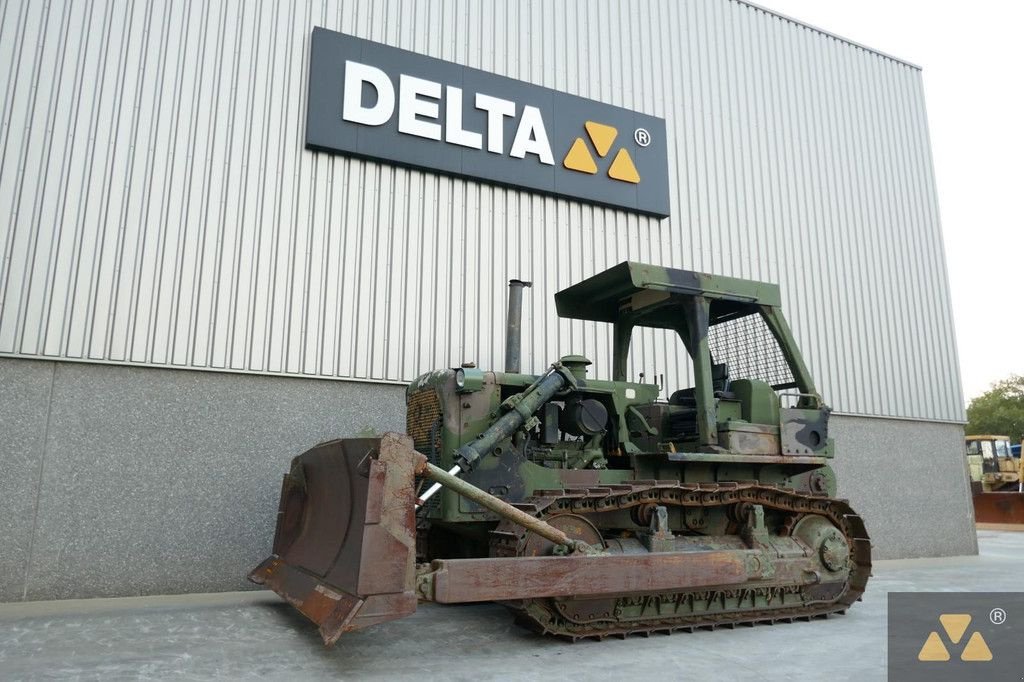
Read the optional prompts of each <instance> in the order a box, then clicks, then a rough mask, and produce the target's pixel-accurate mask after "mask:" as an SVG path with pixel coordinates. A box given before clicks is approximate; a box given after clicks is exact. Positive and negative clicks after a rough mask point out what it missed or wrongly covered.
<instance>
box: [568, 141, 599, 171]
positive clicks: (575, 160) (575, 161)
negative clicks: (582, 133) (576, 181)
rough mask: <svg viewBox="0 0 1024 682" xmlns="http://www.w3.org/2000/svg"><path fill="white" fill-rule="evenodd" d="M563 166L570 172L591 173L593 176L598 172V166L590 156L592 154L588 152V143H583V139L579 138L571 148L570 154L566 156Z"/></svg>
mask: <svg viewBox="0 0 1024 682" xmlns="http://www.w3.org/2000/svg"><path fill="white" fill-rule="evenodd" d="M562 165H563V166H565V167H566V168H568V169H569V170H574V171H579V172H580V173H590V174H591V175H593V174H594V173H596V172H597V164H596V163H594V157H593V156H591V155H590V152H589V151H588V150H587V143H586V142H584V141H583V138H582V137H577V138H576V141H575V142H573V143H572V147H570V148H569V153H568V154H566V155H565V160H564V161H562Z"/></svg>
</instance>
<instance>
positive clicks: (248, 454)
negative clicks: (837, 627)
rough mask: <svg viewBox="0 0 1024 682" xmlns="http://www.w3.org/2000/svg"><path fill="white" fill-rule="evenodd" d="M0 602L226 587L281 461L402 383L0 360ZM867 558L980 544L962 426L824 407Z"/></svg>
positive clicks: (259, 533) (267, 516) (399, 424)
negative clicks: (862, 526)
mask: <svg viewBox="0 0 1024 682" xmlns="http://www.w3.org/2000/svg"><path fill="white" fill-rule="evenodd" d="M0 418H2V422H0V423H2V428H0V472H3V473H2V475H0V536H2V538H3V542H2V551H0V601H18V600H35V599H62V598H79V597H99V596H126V595H142V594H166V593H180V592H207V591H211V592H212V591H219V590H236V589H245V588H247V587H249V586H250V585H249V583H248V582H247V581H246V580H245V575H246V573H247V571H248V570H249V569H251V568H252V567H254V566H255V565H256V564H257V563H258V562H259V561H260V560H262V559H263V558H265V557H266V556H267V554H268V553H269V552H270V546H271V540H272V535H273V528H274V514H275V511H276V509H277V498H278V493H279V488H280V481H281V475H282V474H283V473H284V471H285V470H286V468H287V466H288V461H289V459H290V458H291V457H292V456H293V455H296V454H298V453H299V452H301V451H303V450H304V449H306V448H308V447H310V446H311V445H314V444H316V443H317V442H320V441H323V440H328V439H330V438H333V437H337V436H343V435H352V434H355V433H357V432H359V431H361V430H365V429H373V430H376V431H383V430H397V431H401V430H403V428H404V402H403V389H402V388H401V387H399V386H388V385H379V384H378V385H375V384H359V383H352V382H341V381H323V380H313V379H309V380H307V379H289V378H278V377H267V376H255V375H243V374H223V373H215V372H197V371H179V370H164V369H152V368H133V367H119V366H108V365H94V364H79V363H61V362H49V361H37V360H15V359H0ZM832 425H833V435H834V437H835V438H836V440H837V442H838V443H839V448H840V450H839V451H840V458H839V459H838V460H837V462H836V469H837V470H838V473H839V478H840V494H841V495H843V496H845V497H849V498H850V499H851V501H852V502H853V505H854V507H855V508H856V509H858V510H859V511H860V512H861V513H862V515H863V516H864V518H865V520H866V522H867V524H868V529H869V531H870V532H871V534H872V537H873V540H874V544H875V547H876V555H877V556H879V557H880V558H893V557H910V556H939V555H952V554H971V553H975V552H976V551H977V543H976V539H975V534H974V527H973V513H972V511H971V506H970V500H969V496H968V487H967V479H966V473H965V470H964V463H963V455H962V442H963V441H962V435H963V431H962V429H961V428H960V427H959V426H955V425H948V424H940V423H934V422H914V421H895V420H888V419H867V418H857V417H834V419H833V423H832Z"/></svg>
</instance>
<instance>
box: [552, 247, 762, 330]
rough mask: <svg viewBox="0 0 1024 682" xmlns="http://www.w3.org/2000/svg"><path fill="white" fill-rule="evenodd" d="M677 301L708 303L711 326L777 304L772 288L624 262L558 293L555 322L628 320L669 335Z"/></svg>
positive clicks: (740, 280) (690, 271)
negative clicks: (688, 298) (685, 298)
mask: <svg viewBox="0 0 1024 682" xmlns="http://www.w3.org/2000/svg"><path fill="white" fill-rule="evenodd" d="M645 292H646V293H645ZM638 294H639V296H638ZM673 295H675V296H674V297H673ZM679 296H704V297H705V298H708V299H710V300H711V324H714V323H715V322H718V321H721V320H724V319H728V318H733V317H739V316H742V315H747V314H750V313H753V312H755V311H756V309H757V306H779V305H780V304H781V299H780V295H779V287H778V286H777V285H775V284H768V283H766V282H758V281H755V280H748V279H737V278H735V277H723V276H720V275H709V274H705V273H703V272H694V271H692V270H677V269H675V268H666V267H663V266H660V265H647V264H645V263H633V262H629V261H626V262H623V263H619V264H618V265H616V266H614V267H611V268H609V269H607V270H605V271H604V272H600V273H598V274H596V275H594V276H593V277H589V278H587V279H585V280H583V281H582V282H579V283H578V284H574V285H572V286H571V287H569V288H567V289H563V290H562V291H560V292H558V293H557V294H555V306H556V308H557V310H558V315H559V317H565V318H570V319H576V320H596V321H598V322H615V321H616V320H618V319H621V318H622V317H623V316H625V315H627V314H629V315H630V316H631V317H634V322H635V323H636V324H639V325H642V326H648V327H664V328H667V329H673V328H675V327H676V325H677V324H678V320H679V318H678V313H674V312H673V311H671V308H672V307H673V306H672V305H671V303H672V302H673V301H680V299H679V298H678V297H679ZM646 306H651V310H650V314H644V315H642V316H640V318H639V319H637V317H636V315H635V313H634V311H636V310H639V309H640V308H643V307H646ZM665 308H669V309H670V310H665Z"/></svg>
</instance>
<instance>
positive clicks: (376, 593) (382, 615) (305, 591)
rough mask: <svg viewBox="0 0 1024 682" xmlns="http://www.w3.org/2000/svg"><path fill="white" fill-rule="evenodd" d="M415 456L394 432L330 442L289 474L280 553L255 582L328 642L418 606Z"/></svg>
mask: <svg viewBox="0 0 1024 682" xmlns="http://www.w3.org/2000/svg"><path fill="white" fill-rule="evenodd" d="M410 455H413V456H410ZM415 455H416V453H415V451H414V450H413V447H412V440H411V439H410V438H408V437H405V436H399V435H397V434H386V435H384V436H382V437H381V438H349V439H342V440H334V441H330V442H327V443H321V444H320V445H317V446H316V447H314V448H312V449H311V450H308V451H307V452H305V453H303V454H301V455H299V456H298V457H296V458H294V459H293V460H292V464H291V470H290V472H289V473H288V474H286V475H285V477H284V483H283V485H282V488H281V503H280V507H279V509H278V515H277V530H276V532H275V534H274V550H273V552H274V553H273V555H271V556H270V557H269V558H268V559H267V560H265V561H264V562H263V563H261V564H260V565H259V566H258V567H256V569H255V570H253V571H252V573H250V574H249V579H250V580H252V581H253V582H255V583H258V584H262V585H266V586H267V587H269V588H270V589H272V590H273V591H274V592H277V593H278V594H279V595H281V596H282V597H283V598H284V599H286V600H287V601H288V602H289V603H290V604H292V605H293V606H295V607H296V608H297V609H298V610H299V611H301V612H302V613H303V614H304V615H305V616H306V617H307V618H309V619H310V620H312V621H313V622H314V623H316V624H317V625H319V626H320V635H321V636H322V637H323V640H324V643H325V644H327V645H328V646H330V645H332V644H334V642H335V641H337V639H338V637H340V636H341V635H342V634H343V633H345V632H351V631H352V630H359V629H362V628H365V627H369V626H371V625H376V624H377V623H382V622H384V621H388V620H394V619H397V618H402V617H404V616H408V615H410V614H412V613H413V612H414V611H415V610H416V594H415V560H416V518H415V499H414V498H415V487H414V469H415V467H416V464H417V459H416V457H415Z"/></svg>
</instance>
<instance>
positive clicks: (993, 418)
mask: <svg viewBox="0 0 1024 682" xmlns="http://www.w3.org/2000/svg"><path fill="white" fill-rule="evenodd" d="M966 429H967V431H966V433H967V435H968V436H970V435H973V434H994V435H1000V436H1009V437H1010V439H1011V440H1012V441H1013V442H1014V443H1019V442H1020V440H1021V434H1024V377H1022V376H1019V375H1016V374H1012V375H1010V378H1009V379H1003V380H1002V381H997V382H996V383H994V384H992V387H991V388H989V390H988V391H986V392H985V393H982V394H981V395H979V396H978V397H977V398H975V399H974V400H972V401H971V404H970V405H968V406H967V427H966Z"/></svg>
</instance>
